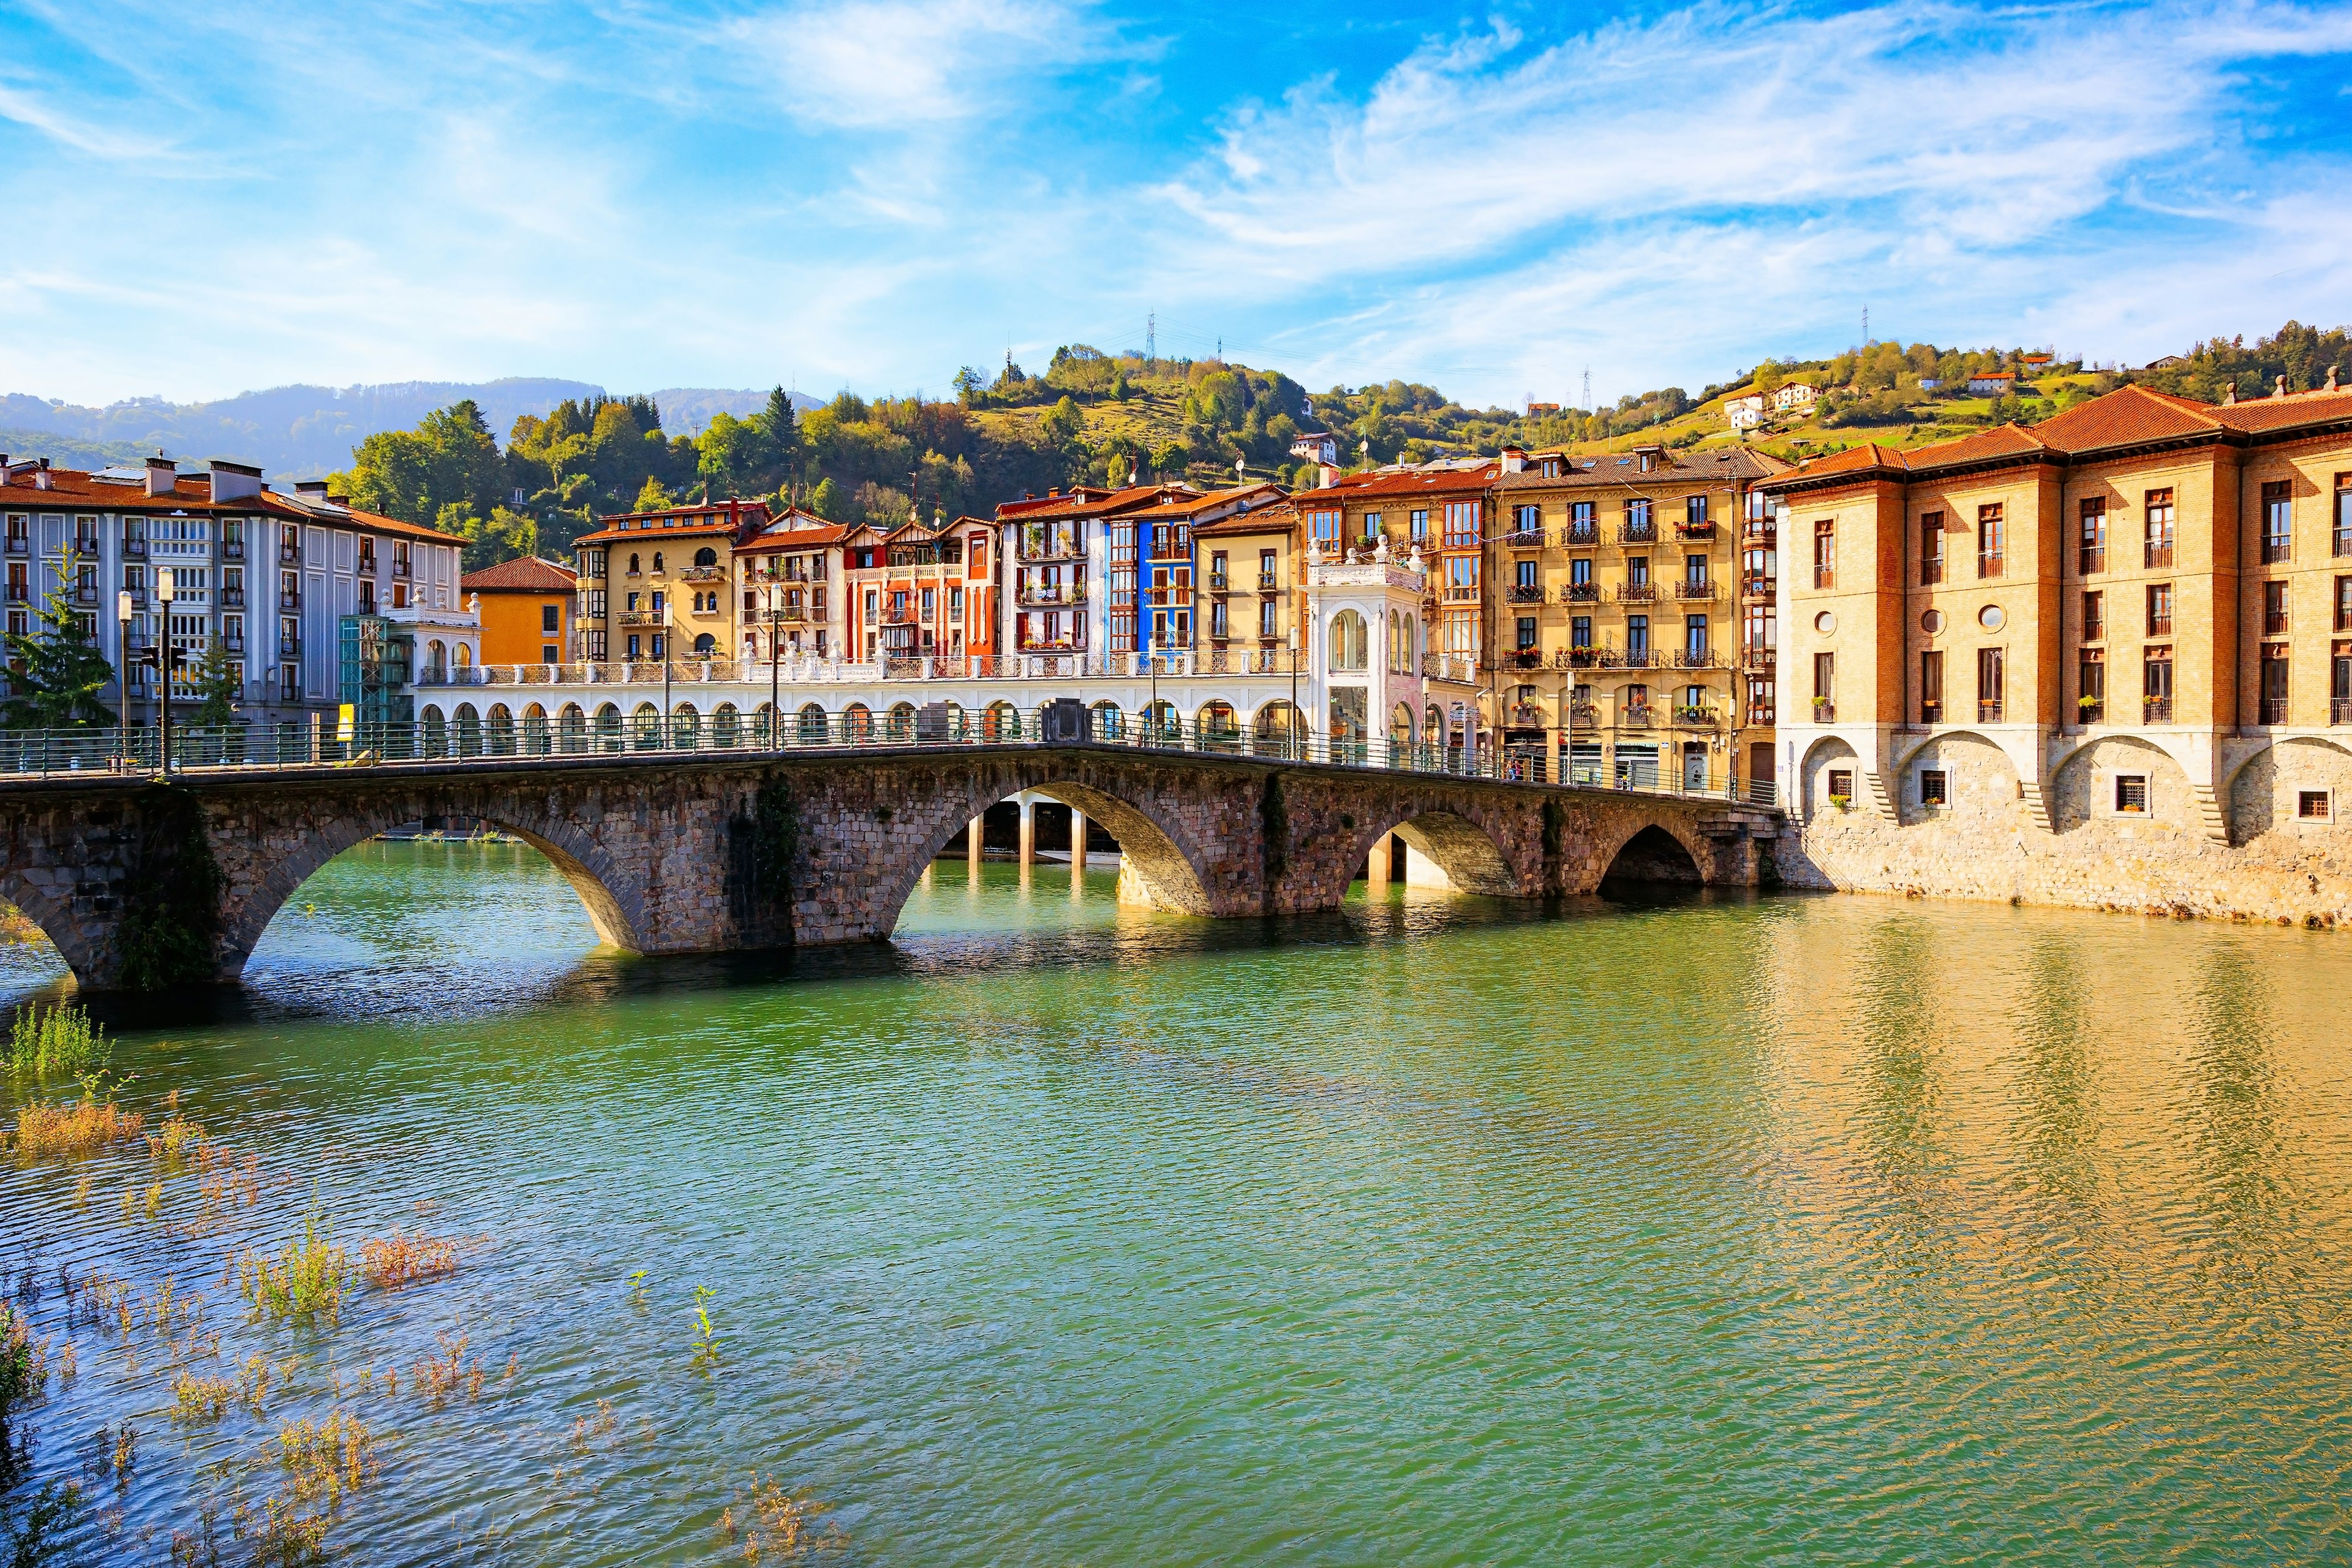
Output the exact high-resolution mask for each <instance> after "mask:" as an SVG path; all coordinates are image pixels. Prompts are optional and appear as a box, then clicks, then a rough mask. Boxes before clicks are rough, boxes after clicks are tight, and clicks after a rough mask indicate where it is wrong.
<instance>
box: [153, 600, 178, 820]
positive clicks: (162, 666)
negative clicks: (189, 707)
mask: <svg viewBox="0 0 2352 1568" xmlns="http://www.w3.org/2000/svg"><path fill="white" fill-rule="evenodd" d="M174 585H175V584H173V578H172V569H171V568H170V567H169V566H159V567H157V568H156V570H155V593H156V603H157V605H158V606H159V607H158V609H157V612H156V616H155V626H156V628H157V634H158V635H157V637H156V638H155V648H154V653H155V743H156V745H157V747H158V748H159V750H158V752H157V753H156V758H155V764H156V767H157V769H158V770H159V771H161V772H163V773H170V772H171V771H172V591H173V587H174Z"/></svg>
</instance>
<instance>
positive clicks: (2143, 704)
mask: <svg viewBox="0 0 2352 1568" xmlns="http://www.w3.org/2000/svg"><path fill="white" fill-rule="evenodd" d="M2139 721H2140V722H2141V723H2143V724H2169V723H2171V722H2172V699H2171V698H2169V697H2143V698H2141V699H2140V703H2139Z"/></svg>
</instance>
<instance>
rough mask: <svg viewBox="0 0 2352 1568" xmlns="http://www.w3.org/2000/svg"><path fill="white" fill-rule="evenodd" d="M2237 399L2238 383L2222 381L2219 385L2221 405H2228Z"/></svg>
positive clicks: (2225, 406)
mask: <svg viewBox="0 0 2352 1568" xmlns="http://www.w3.org/2000/svg"><path fill="white" fill-rule="evenodd" d="M2237 401H2238V384H2237V383H2236V382H2234V381H2231V382H2225V383H2223V384H2222V386H2221V406H2222V407H2224V408H2227V407H2230V406H2231V405H2233V404H2235V403H2236V402H2237Z"/></svg>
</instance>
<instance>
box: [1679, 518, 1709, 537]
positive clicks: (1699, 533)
mask: <svg viewBox="0 0 2352 1568" xmlns="http://www.w3.org/2000/svg"><path fill="white" fill-rule="evenodd" d="M1714 537H1715V520H1714V519H1713V518H1709V519H1707V520H1706V521H1704V522H1678V523H1676V524H1675V538H1676V539H1713V538H1714Z"/></svg>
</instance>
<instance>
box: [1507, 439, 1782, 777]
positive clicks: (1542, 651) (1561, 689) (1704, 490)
mask: <svg viewBox="0 0 2352 1568" xmlns="http://www.w3.org/2000/svg"><path fill="white" fill-rule="evenodd" d="M1500 467H1501V471H1500V473H1499V474H1498V475H1497V476H1496V479H1495V481H1494V496H1495V525H1494V531H1493V534H1492V537H1491V541H1490V548H1489V551H1488V562H1487V567H1486V581H1487V588H1486V592H1487V595H1488V596H1489V597H1490V598H1491V599H1492V601H1493V602H1494V604H1495V606H1496V610H1495V616H1496V636H1495V638H1494V647H1495V650H1496V651H1495V656H1494V658H1493V660H1492V661H1491V663H1492V666H1493V667H1494V669H1495V677H1496V679H1495V683H1494V687H1493V688H1492V689H1491V696H1490V702H1491V704H1492V721H1493V722H1495V723H1496V726H1497V727H1498V728H1499V729H1500V731H1501V733H1502V738H1503V743H1504V745H1505V747H1506V748H1507V750H1509V751H1510V752H1515V753H1517V754H1518V755H1519V756H1521V757H1522V758H1523V759H1524V760H1525V761H1526V762H1527V763H1528V764H1530V765H1531V766H1532V767H1534V768H1536V769H1538V770H1542V771H1541V772H1540V773H1539V776H1547V777H1552V778H1559V779H1563V780H1567V781H1569V782H1571V783H1576V784H1615V785H1619V786H1631V787H1637V788H1654V787H1657V786H1658V785H1659V784H1662V783H1663V784H1668V785H1669V786H1674V785H1676V784H1678V785H1679V787H1681V788H1683V789H1686V790H1706V789H1718V790H1720V789H1725V788H1727V787H1731V786H1732V785H1733V784H1735V783H1737V782H1738V780H1739V779H1740V778H1742V777H1743V776H1744V777H1745V778H1746V779H1748V780H1750V781H1759V780H1760V781H1767V782H1769V780H1770V779H1771V778H1772V776H1773V752H1772V735H1773V731H1772V718H1773V709H1772V701H1771V696H1772V670H1773V658H1774V648H1775V641H1776V629H1777V628H1776V625H1775V622H1774V618H1773V613H1772V612H1773V604H1772V597H1771V595H1772V589H1771V586H1770V583H1771V578H1772V574H1773V570H1774V567H1773V556H1772V542H1771V540H1770V539H1769V536H1768V537H1764V538H1747V539H1743V520H1744V519H1745V517H1746V514H1747V512H1748V510H1749V507H1748V497H1749V493H1750V491H1751V489H1753V487H1754V486H1755V485H1756V483H1757V482H1758V481H1759V480H1760V479H1765V478H1766V477H1768V476H1769V475H1771V474H1774V473H1776V472H1779V471H1780V469H1781V468H1783V467H1784V465H1782V464H1780V463H1778V462H1776V461H1774V460H1773V459H1771V458H1767V457H1764V456H1762V455H1760V454H1759V453H1755V452H1750V451H1748V450H1745V449H1737V450H1732V451H1717V452H1704V453H1677V452H1675V451H1671V450H1669V449H1667V448H1666V447H1660V446H1649V447H1635V448H1633V450H1632V451H1631V452H1626V453H1602V454H1600V455H1598V456H1594V457H1581V458H1580V457H1574V456H1571V455H1570V454H1568V453H1565V452H1558V451H1552V452H1538V453H1536V454H1534V455H1533V456H1532V457H1529V456H1528V455H1526V454H1524V453H1521V452H1519V451H1517V449H1516V448H1511V449H1507V450H1506V451H1505V452H1504V454H1503V460H1502V463H1501V465H1500ZM1743 552H1745V553H1744V554H1743ZM1552 769H1557V771H1556V772H1553V771H1549V770H1552Z"/></svg>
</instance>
